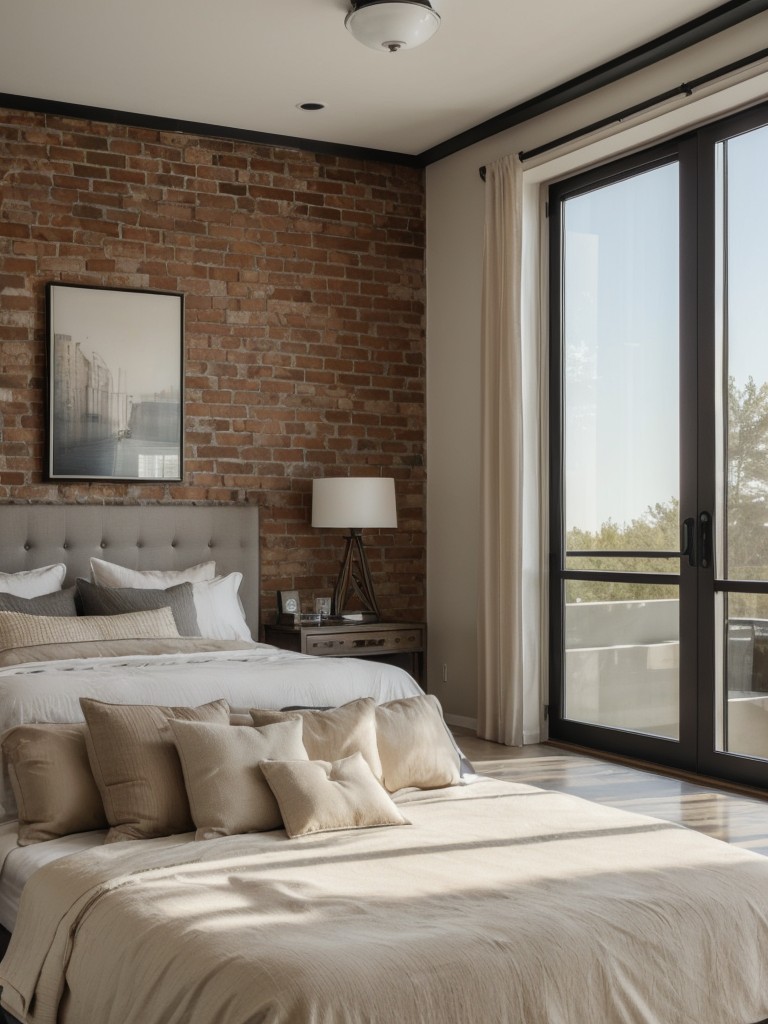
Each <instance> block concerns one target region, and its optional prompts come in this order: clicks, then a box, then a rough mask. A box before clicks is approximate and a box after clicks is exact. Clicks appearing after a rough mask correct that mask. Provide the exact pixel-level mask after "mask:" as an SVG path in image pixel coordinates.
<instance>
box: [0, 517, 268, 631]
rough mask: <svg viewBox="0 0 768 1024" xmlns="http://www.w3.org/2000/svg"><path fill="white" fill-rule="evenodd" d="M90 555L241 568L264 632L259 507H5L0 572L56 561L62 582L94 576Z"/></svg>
mask: <svg viewBox="0 0 768 1024" xmlns="http://www.w3.org/2000/svg"><path fill="white" fill-rule="evenodd" d="M91 556H95V557H97V558H103V559H105V560H106V561H108V562H117V563H118V564H120V565H126V566H128V567H129V568H131V569H184V568H186V567H187V566H190V565H194V564H195V563H196V562H206V561H209V560H210V559H215V561H216V572H217V573H219V574H220V575H225V574H226V573H229V572H234V571H235V570H237V571H239V572H242V573H243V582H242V585H241V587H240V597H241V599H242V602H243V607H244V609H245V617H246V619H247V621H248V624H249V626H250V627H251V632H252V633H253V638H254V640H257V639H258V636H259V589H260V576H259V510H258V508H257V507H256V506H255V505H245V506H225V505H2V504H0V571H2V572H20V571H21V570H23V569H35V568H38V567H39V566H41V565H50V564H51V563H52V562H64V564H65V565H66V566H67V577H66V581H65V585H66V586H69V585H70V584H72V583H74V581H75V578H76V577H77V576H84V577H85V578H86V579H87V578H89V573H90V564H89V559H90V558H91Z"/></svg>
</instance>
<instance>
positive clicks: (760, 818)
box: [453, 728, 768, 856]
mask: <svg viewBox="0 0 768 1024" xmlns="http://www.w3.org/2000/svg"><path fill="white" fill-rule="evenodd" d="M453 731H454V733H455V735H456V740H457V742H458V744H459V746H460V747H461V749H462V750H463V751H464V753H465V754H466V756H467V757H468V758H469V759H470V761H472V763H473V765H474V766H475V770H476V771H477V772H479V773H481V774H484V775H492V776H493V777H494V778H498V779H507V780H509V781H510V782H524V783H527V784H528V785H531V786H539V787H541V788H542V789H555V790H560V791H562V792H564V793H572V794H574V795H575V796H581V797H585V798H586V799H587V800H594V801H595V802H597V803H602V804H610V805H612V806H614V807H621V808H623V809H624V810H630V811H637V812H638V813H639V814H649V815H652V816H653V817H655V818H663V819H665V820H667V821H674V822H677V823H678V824H680V825H686V826H687V827H688V828H692V829H696V830H697V831H699V832H704V833H706V834H707V835H710V836H714V837H715V838H717V839H722V840H724V841H725V842H727V843H732V844H733V845H735V846H742V847H745V848H746V849H749V850H754V851H755V852H756V853H761V854H763V855H766V856H768V793H767V794H766V796H765V798H764V799H763V798H762V797H757V796H746V795H742V794H738V793H731V792H726V791H723V790H721V789H716V788H713V787H710V786H706V785H700V784H698V783H695V782H691V781H688V780H685V779H679V778H673V777H670V776H667V775H664V774H662V772H661V771H653V770H650V769H648V770H646V769H640V768H634V767H627V766H626V765H622V764H615V763H613V762H611V761H604V760H601V759H598V758H596V757H590V756H588V755H586V754H581V753H575V752H572V751H569V750H563V749H561V748H559V747H556V746H553V745H550V744H546V743H544V744H536V745H532V746H528V747H504V746H502V745H501V744H498V743H490V742H488V741H487V740H481V739H478V738H477V737H476V736H474V735H472V734H471V733H470V732H468V731H467V730H465V729H460V728H456V729H454V730H453Z"/></svg>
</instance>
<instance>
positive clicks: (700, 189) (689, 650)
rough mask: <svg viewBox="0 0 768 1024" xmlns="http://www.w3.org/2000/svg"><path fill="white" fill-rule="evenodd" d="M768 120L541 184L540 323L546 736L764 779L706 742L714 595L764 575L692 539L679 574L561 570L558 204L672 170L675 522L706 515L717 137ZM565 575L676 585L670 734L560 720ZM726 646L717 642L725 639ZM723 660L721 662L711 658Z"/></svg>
mask: <svg viewBox="0 0 768 1024" xmlns="http://www.w3.org/2000/svg"><path fill="white" fill-rule="evenodd" d="M765 124H768V103H762V104H760V105H758V106H756V107H753V108H751V109H750V110H747V111H744V112H741V113H738V114H735V115H731V116H729V117H726V118H723V119H721V120H719V121H718V122H716V123H713V124H711V125H708V126H705V127H704V128H701V129H698V130H697V131H693V132H688V133H686V134H685V135H682V136H680V137H679V138H677V139H673V140H670V141H667V142H664V143H662V144H661V145H658V146H654V147H652V148H649V149H646V150H643V151H642V152H639V153H635V154H632V155H631V156H628V157H624V158H622V159H620V160H616V161H612V162H611V163H609V164H606V165H605V166H602V167H599V168H593V169H591V170H589V171H587V172H584V173H582V174H579V175H576V176H574V177H572V178H569V179H567V180H565V181H562V182H557V183H555V184H553V185H551V186H550V189H549V284H550V290H549V324H550V381H549V394H550V408H549V430H550V452H551V456H550V479H549V487H550V548H549V549H550V559H549V570H550V572H549V581H550V695H549V709H550V710H549V719H550V736H551V737H552V738H553V739H561V740H565V741H567V742H572V743H576V744H579V745H582V746H587V747H593V748H596V749H600V750H604V751H607V752H611V753H615V754H621V755H624V756H627V757H632V758H639V759H642V760H647V761H651V762H656V763H659V764H662V765H667V766H670V767H675V768H682V769H687V770H693V771H698V772H701V773H704V774H707V775H711V776H714V777H720V778H723V779H729V780H732V781H736V782H741V783H745V784H750V785H757V786H768V761H763V760H761V759H758V758H753V757H747V756H743V755H738V754H732V753H725V752H722V751H718V750H717V749H716V746H717V744H716V729H717V712H716V704H715V698H716V691H715V685H716V672H715V669H716V666H715V656H716V655H715V652H716V645H715V626H716V622H715V593H716V592H717V591H751V592H753V593H755V592H756V593H764V594H768V580H767V581H766V582H765V583H763V582H757V583H755V582H751V581H750V582H746V581H733V580H723V579H718V578H717V576H716V566H717V559H716V557H715V558H711V559H709V561H708V563H707V564H706V565H703V564H701V562H702V559H701V550H700V545H699V543H698V542H699V541H700V539H701V538H700V537H699V535H698V529H697V531H696V540H697V550H696V551H695V552H694V554H693V557H692V558H691V560H690V561H693V562H694V564H693V565H691V564H690V563H689V559H688V558H681V559H680V569H679V574H676V575H673V574H666V573H664V574H661V573H659V574H652V573H642V574H640V573H610V572H592V571H582V570H575V569H566V568H565V550H564V537H565V529H564V521H563V512H564V510H563V497H564V496H563V479H562V477H563V467H562V456H563V440H564V439H563V417H562V413H563V408H562V399H563V381H562V372H563V353H562V342H563V338H562V334H563V325H562V308H563V281H562V216H561V212H562V203H563V202H564V201H565V200H567V199H568V198H571V197H573V196H577V195H579V194H583V193H585V192H589V191H592V190H594V189H595V188H598V187H600V186H604V185H608V184H611V183H614V182H617V181H620V180H622V179H624V178H628V177H632V176H633V175H636V174H639V173H642V172H643V171H646V170H650V169H652V168H653V167H657V166H661V165H663V164H666V163H669V162H674V161H677V162H678V163H679V168H680V231H679V238H680V280H679V286H680V441H681V452H680V466H681V474H680V476H681V479H680V521H681V523H682V522H683V521H684V520H685V519H690V518H693V519H694V521H695V522H696V524H697V526H698V524H699V520H700V516H701V513H702V512H706V513H709V514H710V516H714V515H715V513H716V498H717V491H716V488H717V481H716V478H715V472H716V469H715V452H716V445H717V436H716V421H715V415H714V408H715V406H714V402H715V385H716V352H715V341H716V333H715V332H716V324H715V244H716V224H715V187H716V182H715V159H714V156H715V146H716V144H717V143H718V142H720V141H722V140H724V139H728V138H730V137H732V136H735V135H739V134H741V133H743V132H747V131H750V130H753V129H755V128H759V127H762V126H763V125H765ZM567 579H593V580H603V581H617V582H636V583H670V582H678V583H679V586H680V655H681V656H680V739H679V740H678V741H674V740H668V739H664V738H662V737H656V736H650V735H646V734H640V733H635V732H631V731H626V730H621V729H612V728H609V727H603V726H597V725H592V724H589V723H581V722H576V721H572V720H568V719H566V718H565V717H564V715H563V701H564V685H563V684H564V674H563V651H564V622H563V611H564V601H563V587H564V582H565V580H567ZM723 647H724V645H723ZM720 668H721V670H723V666H720Z"/></svg>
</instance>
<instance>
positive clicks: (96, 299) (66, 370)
mask: <svg viewBox="0 0 768 1024" xmlns="http://www.w3.org/2000/svg"><path fill="white" fill-rule="evenodd" d="M46 313H47V330H48V409H47V428H48V429H47V458H46V467H47V478H48V479H49V480H110V481H118V480H119V481H131V482H135V483H158V482H178V481H180V480H182V479H183V468H184V467H183V455H184V296H183V294H181V293H180V292H164V291H151V290H142V289H138V288H110V287H102V286H98V285H76V284H65V283H62V282H58V281H52V282H49V283H48V284H47V285H46Z"/></svg>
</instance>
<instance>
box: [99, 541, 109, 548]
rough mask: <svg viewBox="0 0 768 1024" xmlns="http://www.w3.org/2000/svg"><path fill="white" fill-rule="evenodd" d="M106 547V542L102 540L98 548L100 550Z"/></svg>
mask: <svg viewBox="0 0 768 1024" xmlns="http://www.w3.org/2000/svg"><path fill="white" fill-rule="evenodd" d="M106 546H107V542H106V541H105V540H103V541H102V542H101V544H99V547H100V548H105V547H106Z"/></svg>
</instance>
